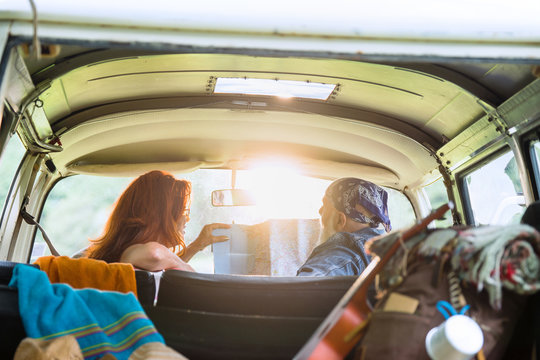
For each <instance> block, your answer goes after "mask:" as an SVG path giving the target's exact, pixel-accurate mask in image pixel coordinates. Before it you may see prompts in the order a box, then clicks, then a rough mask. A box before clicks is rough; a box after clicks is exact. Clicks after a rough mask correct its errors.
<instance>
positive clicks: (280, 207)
mask: <svg viewBox="0 0 540 360" xmlns="http://www.w3.org/2000/svg"><path fill="white" fill-rule="evenodd" d="M249 173H250V175H251V176H249V179H245V180H246V182H245V183H244V184H242V185H241V186H240V187H243V188H245V189H247V190H249V191H251V192H252V193H253V195H254V197H255V199H256V201H257V205H256V211H258V212H259V214H260V215H262V216H263V217H265V218H267V219H278V218H306V219H310V218H311V219H312V218H318V217H319V214H318V210H319V208H320V206H321V199H322V196H323V194H324V191H325V189H326V187H327V186H328V183H329V181H328V180H322V179H315V178H310V177H307V176H302V175H300V173H299V171H298V170H297V169H296V168H295V167H294V165H289V164H286V165H284V164H274V163H270V164H266V165H264V166H260V167H257V168H255V169H252V170H251V171H250V172H249Z"/></svg>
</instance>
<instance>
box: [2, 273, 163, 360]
mask: <svg viewBox="0 0 540 360" xmlns="http://www.w3.org/2000/svg"><path fill="white" fill-rule="evenodd" d="M9 286H12V287H16V288H17V289H18V291H19V311H20V314H21V318H22V321H23V325H24V329H25V331H26V334H27V336H29V337H32V338H38V339H44V340H47V339H53V338H56V337H60V336H64V335H73V336H75V338H76V339H77V341H78V343H79V346H80V348H81V350H82V353H83V355H84V357H85V359H98V358H100V357H102V356H103V355H104V354H106V353H111V354H112V355H114V356H115V357H116V358H117V359H128V357H129V356H130V354H131V353H132V352H133V351H134V350H135V349H137V348H138V347H139V346H141V345H143V344H146V343H150V342H160V343H163V338H162V336H161V335H160V334H159V333H158V332H157V330H156V328H155V327H154V325H153V324H152V322H151V321H150V320H149V319H148V317H147V316H146V314H145V313H144V311H143V309H142V308H141V305H140V304H139V302H138V301H137V299H136V298H135V296H134V295H133V294H132V293H129V294H122V293H119V292H112V291H99V290H95V289H82V290H74V289H73V288H71V287H70V286H69V285H65V284H51V283H50V282H49V279H48V278H47V274H46V273H45V272H43V271H41V270H38V269H36V268H34V267H31V266H28V265H23V264H19V265H17V266H16V267H15V269H14V271H13V276H12V278H11V282H10V284H9Z"/></svg>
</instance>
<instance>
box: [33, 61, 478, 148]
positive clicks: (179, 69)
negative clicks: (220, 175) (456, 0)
mask: <svg viewBox="0 0 540 360" xmlns="http://www.w3.org/2000/svg"><path fill="white" fill-rule="evenodd" d="M212 76H213V77H253V78H270V79H276V78H279V79H284V80H285V79H286V80H298V81H312V82H322V83H330V84H339V91H337V94H336V95H335V97H332V98H331V99H329V100H328V101H327V103H328V104H333V105H338V106H343V107H352V108H358V109H362V110H365V111H370V112H374V113H379V114H385V115H387V116H390V117H395V118H399V119H401V120H402V121H404V122H407V123H409V124H410V125H413V126H415V127H419V128H422V129H423V130H424V131H426V132H428V133H429V134H431V135H432V136H434V137H436V138H438V139H439V141H441V140H442V135H444V136H445V137H452V136H453V135H455V134H456V133H458V132H459V131H461V130H462V129H463V127H464V126H465V125H466V124H467V122H469V121H470V119H471V118H473V119H476V118H478V116H479V113H480V112H481V111H482V108H481V107H480V106H479V105H478V104H477V103H476V99H475V98H474V97H473V96H471V95H470V94H468V93H467V92H465V91H464V90H463V89H461V88H459V87H458V86H456V85H454V84H452V83H450V82H446V81H444V80H442V79H439V78H436V77H434V76H429V75H427V74H423V73H418V72H407V71H402V70H401V69H399V68H394V67H392V66H386V65H378V64H370V63H361V62H355V61H343V60H321V59H295V61H290V59H288V58H286V59H283V58H263V57H252V56H239V55H222V54H183V55H163V56H143V57H135V58H124V59H115V60H111V61H103V62H100V63H96V64H91V65H88V66H84V67H82V68H79V69H76V70H73V71H71V72H68V73H67V74H65V75H63V76H61V77H60V78H58V79H56V80H55V81H54V82H53V84H52V88H51V89H50V90H49V91H47V92H46V93H45V94H44V95H43V96H42V100H43V101H44V102H45V111H46V113H47V115H48V117H49V119H50V121H51V122H52V123H54V122H56V121H57V120H59V119H61V118H63V117H66V116H68V115H69V114H71V113H73V112H77V111H80V110H84V109H87V108H89V107H92V106H96V105H101V104H105V103H113V102H118V101H124V100H130V99H145V98H149V97H151V98H159V97H166V96H194V95H198V94H204V95H207V94H208V91H209V90H208V89H207V85H208V83H209V81H210V80H211V77H212ZM60 94H63V96H61V95H60ZM460 94H462V95H461V96H462V97H461V104H460V115H461V116H460V117H459V118H457V117H455V116H453V114H452V112H451V111H450V112H447V111H445V109H446V108H447V107H448V106H449V105H451V103H452V102H453V101H454V99H455V98H456V97H457V96H458V95H460ZM213 96H215V97H216V101H219V96H220V95H213ZM62 97H63V99H62ZM65 99H67V100H65ZM297 101H301V100H297ZM434 116H437V117H438V118H439V119H440V121H439V122H446V125H445V127H444V131H442V129H441V128H438V127H437V125H438V124H439V122H432V123H430V120H431V119H432V118H433V117H434ZM462 119H463V120H462ZM450 120H451V121H450Z"/></svg>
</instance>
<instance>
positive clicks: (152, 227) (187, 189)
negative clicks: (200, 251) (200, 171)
mask: <svg viewBox="0 0 540 360" xmlns="http://www.w3.org/2000/svg"><path fill="white" fill-rule="evenodd" d="M190 196H191V183H190V182H189V181H187V180H178V179H176V178H175V177H174V176H173V175H171V174H169V173H167V172H164V171H151V172H148V173H146V174H144V175H141V176H139V177H138V178H137V179H135V180H134V181H133V182H132V183H131V184H130V185H129V186H128V187H127V189H126V190H124V192H123V193H122V195H120V197H119V198H118V200H117V201H116V204H115V207H114V210H113V212H112V214H111V216H110V217H109V220H108V221H107V224H106V225H105V231H104V235H103V236H101V237H100V238H98V239H95V240H91V241H92V243H93V244H92V245H91V246H90V247H89V249H88V250H87V256H88V257H89V258H93V259H100V260H105V261H106V262H118V261H120V256H121V255H122V253H123V252H124V250H126V248H128V247H129V246H131V245H134V244H143V243H147V242H151V241H157V242H159V243H160V244H162V245H164V246H166V247H168V248H172V247H176V246H180V248H181V251H180V255H181V254H182V253H183V252H184V250H185V247H186V244H185V243H184V238H183V235H182V234H181V233H180V232H179V231H178V223H179V221H180V217H181V216H182V215H183V214H184V210H185V209H186V208H187V206H188V205H189V201H190Z"/></svg>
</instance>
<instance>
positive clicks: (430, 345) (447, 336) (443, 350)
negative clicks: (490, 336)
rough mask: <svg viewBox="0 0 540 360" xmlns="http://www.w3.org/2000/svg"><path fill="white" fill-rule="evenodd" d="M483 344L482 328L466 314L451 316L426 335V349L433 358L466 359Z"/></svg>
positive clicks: (435, 359)
mask: <svg viewBox="0 0 540 360" xmlns="http://www.w3.org/2000/svg"><path fill="white" fill-rule="evenodd" d="M483 345H484V335H483V334H482V329H480V326H478V324H477V323H476V321H474V320H473V319H471V318H470V317H468V316H466V315H454V316H451V317H450V318H448V320H446V321H445V322H443V323H442V324H441V325H439V326H437V327H436V328H433V329H431V330H430V331H429V332H428V334H427V336H426V350H427V353H428V355H429V357H430V358H432V359H433V360H439V359H444V360H468V359H471V358H472V357H473V356H474V355H475V354H476V353H478V352H479V351H480V349H482V346H483Z"/></svg>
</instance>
